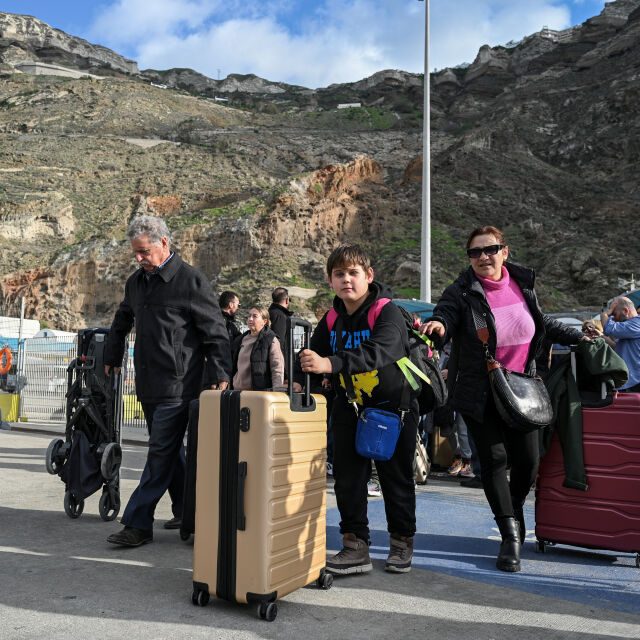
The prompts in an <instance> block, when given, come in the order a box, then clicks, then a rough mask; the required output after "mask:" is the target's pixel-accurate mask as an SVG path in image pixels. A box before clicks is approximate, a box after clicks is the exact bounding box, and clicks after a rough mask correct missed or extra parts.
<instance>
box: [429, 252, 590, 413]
mask: <svg viewBox="0 0 640 640" xmlns="http://www.w3.org/2000/svg"><path fill="white" fill-rule="evenodd" d="M504 266H505V267H506V269H507V271H508V272H509V276H510V277H511V278H513V279H514V280H515V282H516V283H517V284H518V285H519V286H520V289H521V290H522V295H523V296H524V299H525V301H526V303H527V306H528V307H529V311H530V312H531V316H532V317H533V321H534V323H535V334H534V336H533V339H532V340H531V346H530V348H529V357H528V360H527V366H526V369H525V373H529V374H534V373H535V370H536V365H535V357H536V353H537V351H538V349H539V347H540V345H541V343H542V339H543V338H544V336H545V335H548V336H549V337H550V338H551V339H552V340H553V342H557V343H559V344H565V345H569V344H575V343H576V342H578V340H580V338H582V333H581V332H580V331H578V330H577V329H572V328H571V327H568V326H567V325H565V324H562V323H561V322H558V321H557V320H554V319H553V318H551V317H549V316H547V315H545V314H544V313H542V310H541V309H540V305H539V304H538V298H537V297H536V292H535V289H534V283H535V273H534V271H533V269H529V268H527V267H521V266H518V265H516V264H513V263H506V262H505V264H504ZM472 308H473V309H475V310H476V311H477V312H479V313H480V314H481V315H482V316H484V318H485V319H486V321H487V326H488V328H489V352H490V353H491V355H495V353H496V324H495V318H494V316H493V313H492V312H491V308H490V307H489V304H488V303H487V297H486V296H485V293H484V289H483V288H482V284H481V283H480V281H479V280H478V278H477V277H476V275H475V273H474V271H473V269H472V267H469V268H468V269H466V270H465V271H463V272H461V273H460V275H459V276H458V279H457V280H456V281H455V282H454V283H453V284H451V285H449V286H448V287H447V288H446V289H445V291H444V293H443V294H442V298H440V300H439V302H438V304H437V305H436V307H435V309H434V310H433V317H432V318H430V320H438V321H439V322H441V323H442V324H443V325H444V327H445V335H444V338H441V339H440V338H438V336H437V334H436V333H435V332H434V333H433V334H432V337H433V338H434V340H435V343H436V346H437V347H438V346H440V345H444V344H446V342H447V341H448V340H449V339H451V338H453V344H452V348H451V356H450V358H449V376H448V379H449V380H451V381H452V382H453V384H454V388H453V408H454V409H455V410H456V411H459V412H460V413H461V414H462V415H463V416H469V417H471V418H473V419H474V420H477V421H478V422H481V421H482V419H483V416H484V410H485V406H486V402H487V397H488V394H489V393H490V392H491V391H490V387H489V375H488V373H487V364H486V359H485V355H484V346H483V344H482V341H481V340H480V338H478V335H477V333H476V328H475V325H474V322H473V315H472V313H471V309H472Z"/></svg>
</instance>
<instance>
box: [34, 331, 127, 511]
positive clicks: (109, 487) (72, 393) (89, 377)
mask: <svg viewBox="0 0 640 640" xmlns="http://www.w3.org/2000/svg"><path fill="white" fill-rule="evenodd" d="M108 333H109V329H81V330H80V331H78V354H77V357H76V358H75V359H74V360H73V361H72V362H71V364H70V365H69V367H68V368H67V381H68V383H67V394H66V398H67V406H66V429H65V439H64V440H62V439H61V438H55V439H54V440H52V441H51V443H50V444H49V448H48V449H47V455H46V466H47V471H48V472H49V473H50V474H52V475H58V476H60V479H61V480H62V481H63V482H64V484H65V494H64V510H65V512H66V514H67V515H68V516H69V517H70V518H79V517H80V515H81V514H82V511H83V510H84V500H85V498H87V497H89V496H90V495H92V494H93V493H95V492H96V491H97V490H98V489H100V487H102V496H101V497H100V502H99V512H100V517H101V518H102V519H103V520H105V521H109V520H114V519H115V518H116V516H117V515H118V512H119V511H120V463H121V462H122V448H121V446H120V442H121V438H120V427H121V424H122V376H120V375H117V374H114V373H113V369H112V370H111V373H110V374H109V375H108V376H107V375H105V372H104V346H105V342H106V339H107V335H108ZM127 351H128V349H125V354H126V353H127ZM125 358H126V356H125Z"/></svg>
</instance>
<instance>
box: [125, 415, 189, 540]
mask: <svg viewBox="0 0 640 640" xmlns="http://www.w3.org/2000/svg"><path fill="white" fill-rule="evenodd" d="M142 409H143V411H144V415H145V418H146V420H147V426H148V428H149V452H148V454H147V462H146V464H145V466H144V470H143V471H142V477H141V478H140V484H139V485H138V486H137V487H136V490H135V491H134V492H133V494H132V495H131V498H130V499H129V503H128V504H127V508H126V509H125V511H124V515H123V516H122V524H124V525H126V526H129V527H134V528H135V529H142V530H143V531H150V530H151V529H153V514H154V512H155V509H156V505H157V504H158V502H159V501H160V498H162V496H163V495H164V493H165V491H167V490H169V496H170V497H171V509H172V511H173V515H174V516H177V517H181V516H182V508H183V492H184V476H185V469H186V461H185V460H186V459H185V454H184V446H183V439H184V434H185V431H186V428H187V422H188V419H189V402H179V403H175V402H174V403H162V404H147V403H143V404H142Z"/></svg>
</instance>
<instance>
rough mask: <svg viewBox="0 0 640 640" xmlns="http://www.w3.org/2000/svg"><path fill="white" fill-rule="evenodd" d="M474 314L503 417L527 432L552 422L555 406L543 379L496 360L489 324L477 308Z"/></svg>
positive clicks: (492, 384) (517, 428) (492, 388)
mask: <svg viewBox="0 0 640 640" xmlns="http://www.w3.org/2000/svg"><path fill="white" fill-rule="evenodd" d="M472 313H473V321H474V323H475V326H476V331H477V333H478V338H480V340H481V341H482V344H484V351H485V357H486V359H487V369H488V371H489V383H490V384H491V391H492V392H493V399H494V401H495V404H496V408H497V409H498V413H499V414H500V416H501V417H502V419H503V420H504V421H505V422H506V423H507V424H508V425H509V426H510V427H512V428H513V429H516V430H517V431H522V432H524V433H528V432H530V431H535V430H536V429H541V428H542V427H546V426H548V425H550V424H551V423H552V422H553V406H552V405H551V398H550V397H549V392H548V391H547V388H546V387H545V385H544V382H543V381H542V378H540V377H538V376H530V375H528V374H526V373H518V372H517V371H511V370H510V369H507V368H506V367H503V366H502V365H501V364H500V363H499V362H498V361H497V360H495V358H493V357H492V355H491V354H490V353H489V345H488V342H489V330H488V329H487V323H486V321H485V319H484V317H482V316H479V315H478V314H477V313H476V312H475V311H474V310H473V309H472Z"/></svg>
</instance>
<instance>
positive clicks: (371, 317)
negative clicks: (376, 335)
mask: <svg viewBox="0 0 640 640" xmlns="http://www.w3.org/2000/svg"><path fill="white" fill-rule="evenodd" d="M389 302H391V299H390V298H378V300H376V301H375V302H374V303H373V304H372V305H371V307H370V309H369V311H368V312H367V324H368V325H369V329H373V325H374V324H375V323H376V320H377V319H378V316H379V315H380V312H381V311H382V307H384V306H385V305H386V304H387V303H389ZM337 317H338V312H337V311H336V310H335V309H333V308H332V309H329V311H328V312H327V327H329V333H331V330H332V329H333V325H334V324H335V323H336V318H337Z"/></svg>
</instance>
